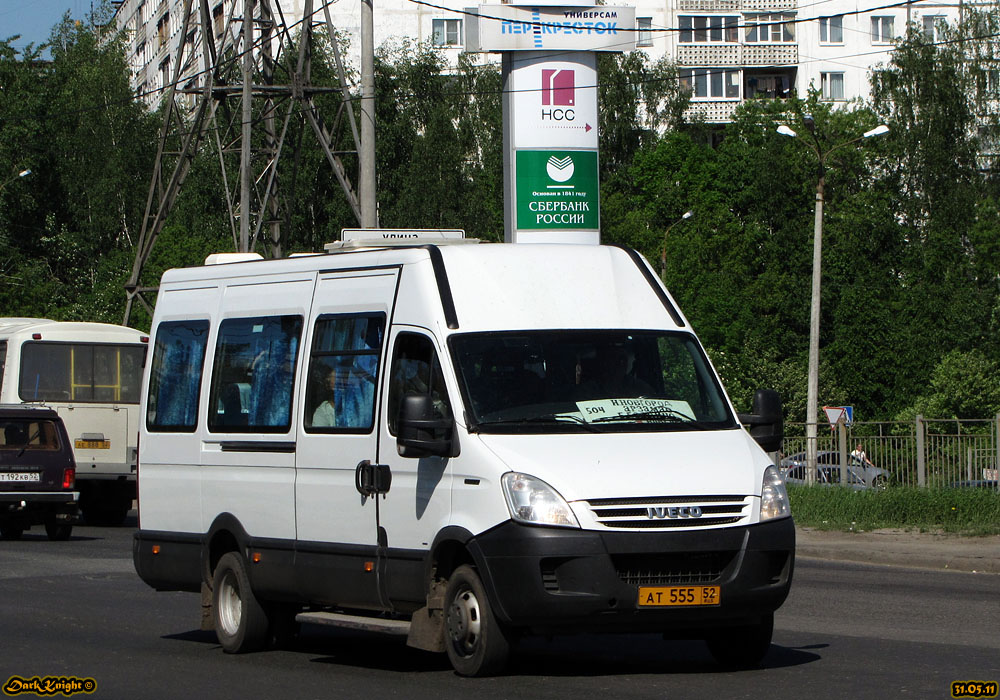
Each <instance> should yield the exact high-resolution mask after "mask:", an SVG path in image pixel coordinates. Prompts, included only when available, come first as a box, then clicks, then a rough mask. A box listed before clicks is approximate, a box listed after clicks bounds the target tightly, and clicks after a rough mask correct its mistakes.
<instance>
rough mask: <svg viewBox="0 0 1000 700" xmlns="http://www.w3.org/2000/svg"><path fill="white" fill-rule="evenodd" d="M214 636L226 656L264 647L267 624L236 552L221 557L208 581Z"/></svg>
mask: <svg viewBox="0 0 1000 700" xmlns="http://www.w3.org/2000/svg"><path fill="white" fill-rule="evenodd" d="M212 615H213V621H214V622H215V634H216V636H217V637H218V638H219V644H221V645H222V650H223V651H225V652H226V653H227V654H245V653H248V652H253V651H260V650H261V649H263V648H264V647H265V646H266V644H267V639H268V620H267V614H266V613H265V611H264V607H263V606H262V605H261V604H260V601H258V600H257V596H255V595H254V593H253V590H251V588H250V578H249V577H248V576H247V571H246V564H244V563H243V557H241V556H240V555H239V554H238V553H237V552H229V553H228V554H224V555H223V556H222V558H221V559H219V563H218V564H217V565H216V567H215V575H214V576H213V578H212Z"/></svg>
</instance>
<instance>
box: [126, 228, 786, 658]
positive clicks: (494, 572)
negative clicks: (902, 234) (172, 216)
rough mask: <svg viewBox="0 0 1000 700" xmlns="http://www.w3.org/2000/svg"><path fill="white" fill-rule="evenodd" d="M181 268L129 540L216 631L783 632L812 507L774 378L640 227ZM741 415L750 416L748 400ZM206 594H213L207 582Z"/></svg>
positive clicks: (757, 639)
mask: <svg viewBox="0 0 1000 700" xmlns="http://www.w3.org/2000/svg"><path fill="white" fill-rule="evenodd" d="M327 249H328V250H327V253H326V254H317V255H307V256H293V257H291V258H288V259H283V260H260V259H251V258H253V257H255V256H253V255H243V256H241V255H233V254H230V255H224V256H210V258H209V260H208V261H207V263H209V264H206V265H204V266H200V267H195V268H188V269H175V270H169V271H168V272H166V273H165V274H164V275H163V278H162V281H161V284H160V288H159V295H158V298H157V302H156V308H155V314H154V318H153V326H152V330H151V337H152V338H153V351H152V354H151V357H150V360H149V362H148V363H147V370H146V372H145V375H144V382H143V392H142V402H143V403H142V410H143V414H142V418H143V419H142V425H141V427H140V441H139V445H140V448H139V469H138V473H139V477H138V490H139V529H138V531H137V533H136V535H135V539H134V543H133V558H134V564H135V568H136V571H137V572H138V574H139V576H140V577H141V578H142V579H143V580H144V581H145V582H146V583H148V584H149V585H150V586H153V587H154V588H156V589H158V590H165V591H171V590H180V591H191V592H201V593H202V600H203V601H204V602H205V603H206V607H207V606H208V605H210V606H211V615H210V618H209V619H210V622H211V626H212V627H214V629H215V631H216V634H217V635H218V638H219V641H220V643H221V645H222V648H223V649H224V650H225V651H227V652H232V653H238V652H247V651H255V650H259V649H262V648H265V647H267V646H269V645H272V644H275V643H280V642H281V641H283V640H285V639H287V638H288V636H289V635H291V634H294V631H295V629H296V625H297V624H301V623H307V622H308V623H328V624H334V625H342V626H356V627H361V628H364V629H384V630H385V631H387V632H395V633H399V634H405V635H406V636H407V641H408V643H409V644H410V645H412V646H415V647H418V648H421V649H428V650H434V651H440V652H446V653H447V654H448V657H449V659H450V660H451V663H452V664H453V666H454V668H455V669H456V671H457V672H458V673H460V674H462V675H470V676H476V675H488V674H495V673H498V672H500V671H501V670H502V669H503V668H504V664H505V661H506V659H507V656H508V654H509V652H510V649H511V646H512V645H514V644H516V643H517V640H518V639H520V638H522V637H524V636H526V635H534V634H544V635H554V634H562V633H572V632H581V631H586V632H624V633H633V632H657V633H662V634H663V635H666V636H668V637H672V638H684V639H703V640H706V641H707V642H708V647H709V649H710V651H711V652H712V654H713V655H714V656H715V657H716V658H717V659H718V660H719V661H720V662H722V663H723V664H725V665H732V666H754V665H757V664H759V663H760V662H761V660H762V658H763V657H764V656H765V654H766V652H767V650H768V648H769V645H770V642H771V633H772V624H773V613H774V611H775V610H776V609H777V608H778V607H779V606H780V605H781V604H782V602H783V601H784V600H785V597H786V595H787V593H788V590H789V586H790V583H791V578H792V569H793V561H794V547H795V533H794V527H793V523H792V519H791V517H790V510H789V504H788V496H787V494H786V492H785V488H784V484H783V482H782V478H781V475H780V473H779V471H778V469H777V468H776V467H775V462H774V460H773V459H772V458H771V457H770V456H768V454H767V452H766V450H776V449H777V446H778V443H779V441H780V439H781V433H782V420H781V406H780V401H779V400H778V398H777V395H776V394H775V393H774V392H770V391H764V390H762V391H759V392H757V395H756V396H755V399H754V403H755V406H754V409H753V411H752V413H749V414H744V415H739V414H737V413H736V411H735V409H734V407H733V406H732V404H731V403H730V400H729V399H728V398H727V396H726V394H725V392H724V390H723V388H722V384H721V382H720V381H719V377H718V376H717V374H716V372H715V370H714V369H713V368H712V365H711V363H710V362H709V360H708V357H707V356H706V354H705V351H704V349H703V348H702V346H701V344H700V343H699V341H698V338H697V337H696V336H695V334H694V332H693V331H692V329H691V327H690V324H689V323H688V321H687V320H686V319H685V317H684V315H683V314H682V313H681V311H680V310H679V309H678V307H677V305H676V303H675V302H674V300H673V298H672V297H671V295H670V294H669V293H668V292H667V291H666V289H665V288H664V287H663V285H662V284H661V283H660V280H659V279H658V278H657V277H656V275H655V274H654V273H653V271H652V269H651V268H650V266H649V264H648V263H647V261H646V260H645V259H643V258H642V257H641V256H640V255H639V254H638V253H636V252H634V251H631V250H627V249H624V248H619V247H611V246H585V245H547V244H537V245H523V244H522V245H507V244H478V243H474V242H470V241H465V240H448V241H441V242H440V243H428V242H427V241H421V240H416V241H412V242H409V243H407V244H405V245H390V244H389V243H384V244H383V243H378V244H375V243H372V244H357V245H355V246H354V247H352V246H351V245H346V244H345V245H342V246H339V247H338V246H335V245H332V244H331V245H330V246H327ZM743 424H747V425H749V432H748V431H747V429H745V428H744V427H743ZM208 601H210V603H209V602H208Z"/></svg>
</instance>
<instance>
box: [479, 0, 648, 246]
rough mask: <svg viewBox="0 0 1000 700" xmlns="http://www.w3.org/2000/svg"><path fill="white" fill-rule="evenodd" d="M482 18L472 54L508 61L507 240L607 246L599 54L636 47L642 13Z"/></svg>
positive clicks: (520, 9)
mask: <svg viewBox="0 0 1000 700" xmlns="http://www.w3.org/2000/svg"><path fill="white" fill-rule="evenodd" d="M478 15H479V16H478V18H477V21H476V22H475V23H470V24H471V25H472V26H471V27H470V31H473V32H474V33H475V36H473V37H468V38H467V42H466V43H467V45H470V46H476V47H478V50H480V51H494V52H500V53H501V68H502V80H503V92H504V96H503V164H504V240H505V241H506V242H508V243H554V242H559V243H600V199H599V191H600V183H599V179H600V178H599V167H598V109H597V52H598V51H611V52H620V51H628V50H631V49H634V48H635V8H634V7H610V6H605V5H600V6H591V5H570V4H560V5H546V4H544V3H543V4H541V5H539V4H538V3H535V4H532V5H530V6H528V5H525V6H521V5H517V4H514V5H511V4H504V5H480V6H479V13H478ZM472 27H474V29H473V28H472Z"/></svg>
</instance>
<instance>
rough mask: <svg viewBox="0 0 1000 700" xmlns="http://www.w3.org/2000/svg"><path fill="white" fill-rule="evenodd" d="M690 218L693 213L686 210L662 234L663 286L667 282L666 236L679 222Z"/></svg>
mask: <svg viewBox="0 0 1000 700" xmlns="http://www.w3.org/2000/svg"><path fill="white" fill-rule="evenodd" d="M692 216H694V212H693V211H691V210H690V209H688V210H687V211H686V212H684V213H683V214H681V218H679V219H677V221H675V222H674V223H672V224H670V225H669V226H667V230H666V231H664V232H663V246H661V248H660V279H661V280H662V281H663V282H664V284H665V283H666V281H667V235H669V233H670V229H672V228H673V227H674V226H676V225H677V224H679V223H680V222H682V221H685V220H686V219H690V218H691V217H692Z"/></svg>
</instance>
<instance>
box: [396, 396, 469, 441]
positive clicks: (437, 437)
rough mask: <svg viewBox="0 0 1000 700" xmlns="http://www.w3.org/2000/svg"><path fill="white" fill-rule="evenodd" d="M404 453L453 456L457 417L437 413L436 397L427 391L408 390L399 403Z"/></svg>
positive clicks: (400, 433)
mask: <svg viewBox="0 0 1000 700" xmlns="http://www.w3.org/2000/svg"><path fill="white" fill-rule="evenodd" d="M397 428H398V431H399V435H398V437H397V438H396V449H397V451H398V452H399V456H400V457H432V456H436V457H453V456H455V455H453V454H452V447H453V445H454V440H453V439H452V435H453V433H454V428H455V421H454V420H452V419H451V418H439V417H437V416H436V415H435V411H434V400H433V399H432V398H431V397H430V396H428V395H427V394H406V395H405V396H404V397H403V403H402V404H401V405H400V407H399V421H398V422H397Z"/></svg>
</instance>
